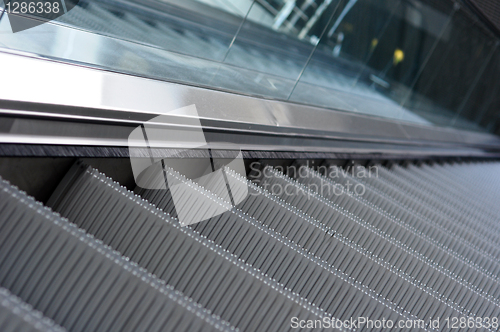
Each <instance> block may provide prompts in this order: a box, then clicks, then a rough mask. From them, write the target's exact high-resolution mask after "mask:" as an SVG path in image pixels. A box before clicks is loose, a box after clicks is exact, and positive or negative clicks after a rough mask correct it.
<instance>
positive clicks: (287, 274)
mask: <svg viewBox="0 0 500 332" xmlns="http://www.w3.org/2000/svg"><path fill="white" fill-rule="evenodd" d="M362 170H363V169H362V168H359V167H358V168H352V169H351V171H352V172H351V171H346V170H345V169H341V168H338V167H335V166H332V167H329V168H326V167H324V168H322V169H320V171H321V172H318V171H317V170H313V169H311V168H307V167H305V168H302V169H301V170H300V172H299V173H298V175H297V174H296V175H297V176H295V178H292V177H289V176H286V175H284V174H283V173H281V172H279V171H278V170H276V169H273V168H271V167H269V166H268V167H265V168H263V169H260V170H259V171H258V172H252V173H250V175H249V179H251V180H252V181H250V180H249V179H247V178H244V177H242V176H241V175H239V174H237V173H235V172H233V171H231V170H230V169H227V168H226V169H225V174H226V176H227V177H228V181H229V182H231V183H233V184H234V183H236V182H238V183H240V184H241V185H236V186H232V188H234V189H235V190H243V189H245V188H247V189H248V196H247V198H245V199H244V200H243V201H242V202H241V203H240V204H238V205H237V206H236V207H233V206H232V204H231V201H230V197H229V196H228V195H227V192H226V190H227V186H226V183H210V182H203V181H201V182H199V183H195V182H193V181H191V180H189V179H187V178H185V177H184V176H183V175H181V174H180V173H178V172H176V171H175V170H173V169H170V168H167V167H163V172H153V173H151V174H148V176H149V178H148V179H147V181H148V182H149V185H148V187H149V188H160V187H161V186H160V185H159V184H161V183H162V182H164V181H165V178H166V176H167V175H168V177H169V178H175V179H176V180H177V181H178V183H185V184H186V186H185V187H184V189H183V190H182V191H176V192H173V193H171V192H170V191H169V190H150V189H149V190H148V189H142V188H136V190H135V193H132V192H130V191H128V190H127V189H125V188H124V187H121V186H120V185H119V184H118V183H116V182H113V181H112V180H111V179H109V178H107V177H106V176H105V175H103V174H102V173H99V171H97V170H95V169H92V168H91V167H88V166H86V165H85V164H82V163H77V164H75V165H74V166H73V168H72V169H71V170H70V171H69V172H68V174H67V175H66V177H65V178H64V180H63V181H62V182H61V184H60V185H59V187H58V188H57V189H56V191H55V192H54V194H53V196H52V198H51V199H50V200H49V202H48V205H49V206H50V207H51V208H52V209H53V210H55V211H57V212H58V213H60V214H61V215H62V216H64V217H65V218H67V219H68V220H69V221H70V222H71V223H73V224H70V223H68V222H67V221H66V220H65V219H61V218H60V217H58V216H56V215H54V214H53V213H52V212H50V211H49V210H48V209H47V208H43V207H42V206H41V205H38V204H35V203H34V202H33V201H31V200H30V199H29V198H27V197H26V196H24V195H23V194H21V193H18V192H17V191H16V190H15V189H13V188H11V187H10V186H8V185H7V184H5V183H4V182H2V185H3V188H4V190H3V191H2V195H3V196H5V197H6V198H7V199H8V200H10V201H9V202H8V203H4V200H2V207H1V209H0V211H1V213H0V216H1V217H0V218H2V219H1V220H2V221H3V224H1V227H4V228H5V227H7V228H5V229H10V228H13V229H14V228H19V231H17V233H16V232H14V231H13V232H10V231H9V236H5V235H2V234H7V233H5V232H4V231H3V230H2V232H0V253H2V250H3V252H4V254H2V255H3V256H2V260H1V261H0V264H3V265H1V266H0V274H1V275H0V277H1V279H0V280H2V283H1V284H0V285H1V286H3V287H6V288H8V289H9V290H10V291H11V292H13V293H14V294H16V295H18V296H20V297H21V298H22V299H23V300H25V301H26V302H28V303H30V304H32V305H33V306H34V307H35V309H37V310H40V311H41V312H43V313H44V314H45V315H46V316H47V317H50V318H53V319H54V320H55V321H56V322H57V323H59V324H60V325H61V326H63V327H65V328H67V329H68V331H72V330H84V329H81V328H80V327H81V325H80V324H75V322H76V321H78V320H85V319H86V320H87V321H86V324H87V325H85V326H94V327H95V326H99V327H102V326H105V325H102V324H104V323H105V322H108V321H109V324H111V321H110V320H109V319H108V320H103V319H102V317H101V316H100V315H99V312H95V311H90V312H89V311H85V310H84V308H85V306H88V305H89V303H91V302H85V301H98V300H96V299H94V298H93V296H96V294H95V293H93V295H92V296H89V297H88V298H85V299H86V300H85V301H82V297H81V296H80V297H79V296H78V295H77V294H76V293H75V294H72V293H69V290H68V289H66V288H64V283H63V284H62V285H61V286H62V287H63V288H62V289H65V292H68V293H63V294H64V296H65V301H73V302H72V303H74V306H75V308H77V309H78V310H80V311H75V312H74V313H72V314H71V315H73V316H71V315H69V316H68V317H72V318H68V317H65V318H62V319H61V316H60V313H59V312H57V311H55V312H54V309H50V306H44V305H43V303H45V302H44V300H43V296H48V295H46V294H45V295H43V296H41V295H40V296H39V297H36V296H35V295H34V294H38V293H40V292H43V290H46V292H47V293H50V294H53V293H54V290H53V289H52V287H55V285H54V284H51V283H50V282H48V281H47V282H45V284H44V283H40V282H36V281H35V279H33V277H30V274H29V273H30V272H29V271H28V270H29V269H33V270H34V269H35V268H36V269H39V271H40V276H39V278H42V277H43V276H44V275H46V276H47V278H49V277H50V276H51V275H54V276H57V274H51V273H55V272H54V271H55V270H56V269H59V266H60V264H63V262H61V261H65V262H67V258H66V260H65V257H66V256H65V253H66V252H67V251H68V250H59V251H58V252H57V254H56V253H51V251H50V249H51V248H52V247H54V248H59V246H67V245H68V244H69V243H70V242H71V241H76V242H78V241H80V242H83V243H85V244H86V245H84V244H81V245H80V247H82V248H83V247H85V250H86V251H89V250H90V251H92V250H94V251H96V249H95V248H102V249H101V251H99V250H97V252H99V253H100V254H101V256H102V255H103V254H104V256H106V255H107V254H109V255H111V256H112V257H113V259H110V260H109V265H112V263H113V262H118V261H119V262H125V261H126V260H130V261H131V262H127V263H120V264H118V263H117V264H118V265H119V266H120V268H121V270H124V271H121V272H116V274H115V276H116V278H118V276H119V275H120V274H127V273H130V271H132V272H134V271H139V272H137V273H142V274H141V275H144V276H147V278H149V279H147V280H153V281H154V283H157V284H158V285H164V286H160V287H164V288H163V289H166V290H165V292H173V294H175V299H176V300H175V301H173V302H175V303H174V304H175V305H176V309H177V310H179V313H178V314H177V315H175V316H174V315H173V314H172V316H168V318H165V320H164V321H163V326H162V328H163V329H161V328H160V326H159V328H158V330H165V331H169V330H171V329H170V326H171V325H170V321H171V320H172V319H174V317H175V319H176V320H175V321H176V322H180V321H182V320H185V321H187V322H186V324H190V323H191V320H192V319H191V318H188V315H190V314H192V313H195V314H196V316H197V317H202V318H197V319H198V320H199V321H196V322H193V324H194V325H196V324H198V322H199V325H196V326H199V328H200V330H203V331H205V330H208V329H209V328H212V329H214V330H215V329H220V330H231V329H239V330H241V331H289V330H290V331H292V330H296V329H293V328H292V327H291V320H292V318H293V317H297V318H298V319H300V320H319V319H323V318H324V317H328V318H333V319H338V320H349V319H350V318H351V317H352V318H357V317H369V318H370V319H371V320H382V319H385V320H392V321H396V322H397V321H400V320H402V321H408V320H417V319H422V320H424V321H425V323H426V325H425V326H424V327H423V328H412V329H411V330H412V331H417V330H422V331H438V330H439V331H447V330H449V329H448V328H447V326H446V324H441V326H440V327H439V328H436V327H432V326H428V325H427V323H428V320H429V318H431V317H432V318H437V317H440V318H441V319H445V318H447V317H450V318H451V317H472V318H474V319H476V318H483V317H489V318H493V317H499V316H500V300H499V299H500V287H499V285H500V276H499V274H500V260H499V256H500V244H499V239H500V232H499V230H500V223H499V221H500V207H499V206H498V204H497V202H498V201H500V200H499V199H500V189H499V188H500V177H498V173H499V172H500V165H499V164H498V163H494V162H488V163H457V164H444V165H440V164H434V165H427V164H424V165H421V166H415V165H409V166H406V167H402V166H393V167H391V168H390V169H388V168H384V167H382V166H377V167H375V168H370V171H371V172H368V171H366V170H365V173H363V174H364V175H363V176H358V175H359V173H358V171H362ZM206 179H208V180H207V181H210V178H206ZM355 186H357V187H356V188H357V190H358V191H357V192H356V191H355V190H354V189H353V188H354V187H355ZM340 187H343V188H347V187H349V188H351V190H350V191H345V192H343V193H342V194H339V193H338V191H335V189H336V188H340ZM207 188H210V190H208V189H207ZM277 188H281V190H276V189H277ZM285 188H286V190H284V189H285ZM360 188H362V189H363V191H362V193H361V192H360V191H359V189H360ZM174 194H175V195H177V196H176V199H175V204H174V199H173V198H172V195H174ZM232 195H234V196H238V195H239V193H238V192H233V193H232ZM231 197H232V196H231ZM26 202H31V203H26ZM23 204H24V205H23ZM26 204H28V207H30V206H33V208H28V209H25V210H24V211H25V213H21V212H20V210H19V209H18V210H16V206H25V205H26ZM30 204H31V205H30ZM200 207H201V208H202V209H200ZM179 208H189V209H190V211H189V213H190V216H191V217H192V218H193V219H197V218H198V217H199V216H201V215H206V214H207V211H206V210H207V209H208V210H210V209H213V211H219V210H224V209H225V210H227V211H226V212H224V213H222V214H219V215H217V216H215V217H213V218H211V219H209V220H205V221H202V222H200V223H197V224H193V225H189V226H187V227H181V226H180V224H179V222H178V220H177V219H176V217H175V216H176V214H177V212H176V211H177V209H179ZM26 211H28V212H26ZM209 212H210V211H209ZM38 215H41V216H43V217H45V218H46V219H47V220H57V222H52V223H51V222H47V225H49V226H50V227H49V226H47V225H45V224H44V223H42V224H40V225H38V224H34V225H31V224H32V223H34V222H35V220H36V219H37V216H38ZM12 216H17V217H16V219H15V220H16V222H15V223H8V222H6V220H12ZM51 218H52V219H51ZM14 225H15V227H14ZM30 226H31V227H30ZM44 227H48V228H63V230H66V229H67V230H66V231H59V232H58V233H57V232H53V233H54V234H53V235H50V232H47V231H45V229H44ZM74 234H76V235H74ZM86 234H88V235H86ZM62 235H65V236H66V237H63V236H62ZM66 238H67V239H66ZM94 238H95V239H94ZM96 239H97V240H96ZM100 241H102V242H100ZM89 243H95V244H94V246H91V245H89ZM16 246H20V247H19V249H15V248H16ZM11 247H12V249H9V248H11ZM80 247H78V246H76V245H75V248H80ZM89 247H90V248H89ZM5 248H7V249H5ZM35 248H37V250H36V251H35V250H34V249H35ZM45 248H47V249H45ZM5 250H7V251H5ZM16 250H17V251H16ZM54 250H55V249H54ZM73 250H74V251H76V250H77V249H73ZM78 250H82V251H83V249H78ZM113 250H116V251H113ZM18 251H19V253H17V252H18ZM94 251H92V252H93V254H92V255H94V256H95V255H97V256H99V255H98V254H96V253H94ZM6 253H8V254H6ZM118 253H120V254H118ZM124 257H127V258H124ZM101 260H103V261H106V259H105V258H101ZM37 261H39V262H40V263H39V264H36V263H35V262H37ZM89 261H91V260H90V258H89ZM26 262H32V263H35V264H27V263H26ZM77 262H78V263H75V262H73V264H74V265H71V266H74V267H75V269H77V271H78V273H86V274H85V275H82V276H81V277H80V279H81V280H88V286H85V285H83V284H82V285H78V287H80V288H79V289H85V288H86V287H92V286H91V284H92V283H94V282H96V283H97V281H96V278H98V277H99V276H102V272H99V271H98V270H97V272H93V271H94V270H92V269H89V270H88V271H86V270H85V269H83V270H78V266H81V264H83V263H81V262H80V260H77ZM123 264H125V265H126V264H129V265H130V266H131V267H130V269H131V270H128V269H126V268H125V269H123V268H122V266H125V265H123ZM129 265H126V266H129ZM4 266H5V268H3V267H4ZM16 266H19V267H17V268H16ZM61 266H62V265H61ZM28 267H29V268H28ZM120 268H118V267H117V268H116V271H119V270H120ZM26 269H28V270H26ZM51 269H52V270H51ZM109 269H110V270H111V268H109ZM25 270H26V271H25ZM61 271H66V270H65V269H62V270H61ZM60 273H67V272H60ZM100 273H101V274H100ZM148 273H150V274H148ZM132 274H133V273H132ZM19 276H21V277H19ZM56 278H57V277H56ZM153 281H152V282H153ZM9 282H10V283H9ZM148 282H149V281H148ZM101 283H102V282H101ZM21 284H22V285H24V286H23V287H20V286H19V285H21ZM125 284H126V283H124V284H121V285H124V286H123V288H122V290H123V291H125V290H127V291H125V293H126V294H124V295H123V296H122V297H121V298H113V300H111V299H110V300H109V301H104V300H103V304H102V305H104V303H106V304H108V303H110V304H111V303H114V304H115V305H119V304H121V305H122V307H119V308H115V309H106V310H110V311H109V312H113V313H114V316H113V317H115V318H114V319H113V320H112V323H113V324H116V325H110V326H114V327H115V328H117V329H118V326H120V327H123V326H127V327H128V328H129V330H141V329H140V328H138V326H139V325H129V324H126V322H128V320H127V319H126V318H125V317H126V316H125V313H126V315H132V316H133V314H134V313H135V312H136V311H137V315H138V317H139V316H140V317H142V316H141V315H143V316H145V315H146V312H147V311H148V310H153V309H152V308H153V305H151V306H149V307H147V308H145V307H142V306H140V305H138V304H137V303H136V306H133V305H132V303H128V302H127V301H126V300H124V299H125V298H127V299H132V298H136V296H134V295H133V294H132V290H131V289H130V287H128V284H127V285H126V286H125ZM146 284H147V282H146ZM42 286H43V287H45V288H40V289H41V290H38V287H42ZM75 287H76V286H75ZM95 287H97V286H95ZM137 287H139V286H137ZM144 287H145V288H148V287H147V285H146V286H144ZM30 292H31V293H30ZM145 294H149V293H148V292H146V293H145ZM169 294H170V293H169ZM23 296H24V297H23ZM61 296H63V295H61ZM127 296H128V297H127ZM144 296H145V297H146V295H144ZM150 296H153V295H150ZM97 297H98V298H99V299H100V298H101V297H99V296H97ZM38 298H40V299H41V300H38ZM103 298H106V299H107V298H108V297H107V296H104V297H103ZM55 300H57V299H55ZM137 300H138V299H137ZM45 301H46V300H45ZM51 301H54V300H51ZM71 308H72V307H71ZM186 308H188V309H189V308H190V309H191V311H190V310H186ZM75 310H76V309H75ZM113 310H114V311H113ZM141 310H142V311H141ZM182 310H184V311H182ZM79 314H80V315H81V316H80V315H79ZM134 317H135V316H134ZM120 320H122V321H120ZM139 321H140V320H139V318H137V322H139ZM96 324H97V325H96ZM99 324H101V325H99ZM120 324H124V325H120ZM138 324H139V323H138ZM179 324H180V323H179ZM106 326H107V325H106ZM205 326H206V327H207V328H206V329H205V328H204V327H205ZM77 327H78V328H77ZM75 328H77V329H75ZM188 330H191V329H188ZM305 330H307V329H305ZM317 330H320V329H319V328H318V329H317ZM328 330H334V329H328ZM340 330H342V331H347V330H353V331H355V330H367V328H366V326H365V327H364V328H359V329H357V328H353V329H348V328H341V329H340ZM382 330H384V329H382ZM385 330H391V331H406V330H408V329H406V328H398V327H397V326H395V327H393V328H391V329H385ZM467 330H471V331H473V330H482V331H497V330H498V328H497V327H493V326H490V327H488V328H484V327H483V328H477V329H476V328H467ZM176 331H177V329H176Z"/></svg>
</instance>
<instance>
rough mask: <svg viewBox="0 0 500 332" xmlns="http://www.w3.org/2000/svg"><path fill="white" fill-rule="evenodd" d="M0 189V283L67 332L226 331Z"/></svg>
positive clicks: (53, 217) (97, 244)
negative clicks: (166, 329)
mask: <svg viewBox="0 0 500 332" xmlns="http://www.w3.org/2000/svg"><path fill="white" fill-rule="evenodd" d="M0 190H1V191H0V210H1V211H2V213H1V214H0V229H1V231H0V286H2V287H4V288H6V289H8V290H9V291H10V292H11V293H13V294H15V295H16V296H18V297H19V298H21V299H22V300H23V301H25V302H26V303H29V304H30V305H32V306H33V307H34V308H35V309H36V310H38V311H40V312H42V313H43V314H44V315H45V316H47V317H48V318H50V319H52V320H54V322H56V323H57V324H59V325H61V326H62V327H64V328H66V329H67V330H68V331H146V330H147V331H164V330H165V328H168V329H170V330H175V331H216V330H221V331H230V330H231V328H230V327H229V326H228V324H227V323H225V322H223V321H221V320H220V319H219V318H217V317H215V316H213V315H211V314H210V313H208V312H207V310H206V309H204V308H201V307H200V306H199V305H198V304H196V303H193V301H192V300H191V299H189V298H187V297H185V296H183V295H182V294H181V293H180V292H178V291H176V290H174V289H173V288H172V286H169V285H165V283H164V282H162V281H161V280H158V279H157V278H156V277H155V276H153V275H151V274H149V273H148V272H147V271H145V270H144V269H141V268H139V267H138V266H137V265H136V264H134V263H131V262H130V261H129V259H128V258H126V257H123V256H122V255H120V254H119V253H118V252H116V251H114V250H112V249H111V248H109V247H107V246H105V245H104V244H103V243H102V242H101V241H98V240H96V239H95V238H94V237H92V236H90V235H88V234H86V233H85V232H84V231H83V230H82V229H79V228H77V227H76V226H75V225H74V224H72V223H70V222H68V221H67V220H65V219H63V218H61V217H60V216H59V215H57V214H55V213H53V212H52V211H50V210H49V209H48V208H46V207H44V206H42V205H41V204H40V203H37V202H35V201H34V200H33V199H32V198H30V197H28V196H26V195H25V194H24V193H22V192H20V191H19V190H17V189H16V188H14V187H12V186H10V185H9V184H8V183H7V182H5V181H3V180H0Z"/></svg>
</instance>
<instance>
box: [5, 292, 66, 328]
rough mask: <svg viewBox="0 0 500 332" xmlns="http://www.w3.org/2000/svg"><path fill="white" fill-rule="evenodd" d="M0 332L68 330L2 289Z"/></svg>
mask: <svg viewBox="0 0 500 332" xmlns="http://www.w3.org/2000/svg"><path fill="white" fill-rule="evenodd" d="M0 331H2V332H17V331H25V332H36V331H39V332H65V331H66V330H65V329H63V328H62V327H60V326H58V325H56V324H54V322H53V321H52V320H50V319H48V318H47V317H44V316H43V315H42V314H41V313H40V312H39V311H36V310H33V307H32V306H30V305H29V304H27V303H25V302H23V301H22V300H21V299H19V298H18V297H16V296H14V295H12V294H11V293H10V292H9V291H8V290H6V289H5V288H1V287H0Z"/></svg>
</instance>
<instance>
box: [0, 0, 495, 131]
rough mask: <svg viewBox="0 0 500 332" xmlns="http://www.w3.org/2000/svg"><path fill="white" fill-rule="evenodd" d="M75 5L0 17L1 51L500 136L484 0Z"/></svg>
mask: <svg viewBox="0 0 500 332" xmlns="http://www.w3.org/2000/svg"><path fill="white" fill-rule="evenodd" d="M4 1H5V0H4ZM66 2H69V0H66ZM0 3H1V0H0ZM73 4H76V6H75V7H74V8H73V9H72V10H71V11H69V12H68V13H67V14H65V15H63V16H61V17H59V18H58V19H56V20H55V21H51V22H50V23H45V24H42V25H39V26H37V27H34V28H31V29H28V30H25V31H21V32H17V33H14V34H13V33H11V32H10V25H9V21H8V20H9V17H8V16H7V15H3V16H2V18H1V19H0V48H6V49H10V50H16V51H22V52H30V53H35V54H38V55H40V56H43V57H47V58H53V59H64V60H65V61H70V62H74V63H79V64H83V65H87V66H92V67H98V68H104V69H107V70H111V71H116V72H122V73H129V74H133V75H137V76H143V77H149V78H155V79H160V80H166V81H172V82H179V83H183V84H190V85H196V86H202V87H207V88H211V89H218V90H223V91H230V92H234V93H239V94H245V95H250V96H257V97H260V98H269V99H276V100H284V101H292V102H296V103H302V104H307V105H315V106H320V107H323V108H327V109H335V110H341V111H348V112H358V113H363V114H367V115H371V116H377V117H384V118H390V119H394V120H397V121H404V122H412V123H418V124H422V125H425V126H443V127H454V128H460V129H465V130H472V131H487V132H491V133H496V134H500V121H499V120H500V118H499V116H500V112H499V110H500V84H499V77H500V49H499V47H498V44H499V33H498V32H499V28H500V4H497V3H495V2H493V1H486V0H468V1H459V0H458V1H451V0H200V1H195V0H163V1H154V0H128V1H125V0H123V1H120V0H96V1H88V0H81V1H79V2H76V1H74V2H73ZM2 6H4V5H3V4H2ZM26 19H34V18H33V17H31V18H30V17H29V15H28V16H26ZM96 36H99V37H100V38H96ZM103 37H105V38H103Z"/></svg>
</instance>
